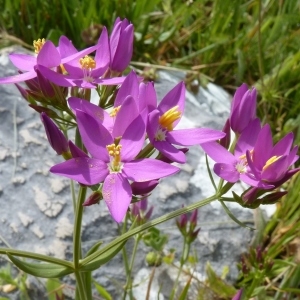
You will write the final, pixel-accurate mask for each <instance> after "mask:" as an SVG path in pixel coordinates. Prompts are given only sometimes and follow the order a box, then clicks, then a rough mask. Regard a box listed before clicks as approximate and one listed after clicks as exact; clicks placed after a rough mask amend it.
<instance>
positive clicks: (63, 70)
mask: <svg viewBox="0 0 300 300" xmlns="http://www.w3.org/2000/svg"><path fill="white" fill-rule="evenodd" d="M59 66H60V68H61V71H62V73H63V74H65V75H66V74H68V72H67V70H66V69H65V67H64V65H63V64H60V65H59Z"/></svg>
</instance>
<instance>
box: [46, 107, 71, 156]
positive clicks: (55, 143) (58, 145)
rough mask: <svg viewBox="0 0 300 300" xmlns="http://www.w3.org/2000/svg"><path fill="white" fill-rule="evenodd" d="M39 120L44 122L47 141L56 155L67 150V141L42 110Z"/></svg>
mask: <svg viewBox="0 0 300 300" xmlns="http://www.w3.org/2000/svg"><path fill="white" fill-rule="evenodd" d="M41 120H42V122H43V124H44V127H45V131H46V134H47V138H48V141H49V143H50V145H51V147H52V148H53V149H54V150H55V151H56V153H57V154H58V155H62V154H63V153H67V152H68V151H69V147H68V141H67V139H66V137H65V136H64V134H63V133H62V132H61V130H60V129H59V128H58V127H57V125H56V124H55V123H54V122H53V121H52V120H51V119H50V118H49V117H48V116H47V115H46V114H45V113H44V112H43V113H41Z"/></svg>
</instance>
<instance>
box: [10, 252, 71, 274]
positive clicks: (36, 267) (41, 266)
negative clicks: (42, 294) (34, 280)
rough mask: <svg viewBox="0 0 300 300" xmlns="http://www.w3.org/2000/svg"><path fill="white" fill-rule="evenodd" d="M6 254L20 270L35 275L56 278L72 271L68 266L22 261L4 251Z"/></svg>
mask: <svg viewBox="0 0 300 300" xmlns="http://www.w3.org/2000/svg"><path fill="white" fill-rule="evenodd" d="M6 255H7V256H8V257H9V259H10V260H11V261H12V262H13V263H14V264H15V265H16V266H17V267H18V268H19V269H20V270H22V271H24V272H25V273H28V274H30V275H33V276H36V277H42V278H58V277H62V276H65V275H68V274H71V273H73V270H72V269H71V268H68V267H64V266H60V265H56V264H53V263H30V262H26V261H22V260H20V259H18V258H16V257H14V256H12V255H11V254H9V253H6Z"/></svg>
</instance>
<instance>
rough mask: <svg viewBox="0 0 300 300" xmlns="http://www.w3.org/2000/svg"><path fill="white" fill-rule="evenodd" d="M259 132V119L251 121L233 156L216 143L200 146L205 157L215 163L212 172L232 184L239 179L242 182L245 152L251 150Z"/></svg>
mask: <svg viewBox="0 0 300 300" xmlns="http://www.w3.org/2000/svg"><path fill="white" fill-rule="evenodd" d="M260 130H261V127H260V121H259V119H255V120H253V121H252V122H251V123H250V124H249V125H248V126H247V127H246V128H245V129H244V131H243V132H242V134H241V135H240V137H239V139H238V141H237V144H236V147H235V150H234V153H233V154H232V153H231V152H229V151H228V150H227V149H226V148H224V147H222V146H221V145H220V144H219V143H217V142H210V143H204V144H201V147H202V148H203V150H204V151H205V152H206V153H207V155H208V156H209V157H210V158H212V159H213V160H214V161H215V162H216V164H215V165H214V172H215V173H216V174H217V175H218V176H219V177H221V178H223V179H224V180H226V181H228V182H232V183H234V182H237V181H238V180H239V179H241V180H242V181H244V178H245V177H247V176H246V173H247V172H248V162H247V158H246V152H247V151H248V150H249V151H252V150H253V147H254V145H255V143H256V140H257V137H258V134H259V132H260ZM246 180H247V178H246Z"/></svg>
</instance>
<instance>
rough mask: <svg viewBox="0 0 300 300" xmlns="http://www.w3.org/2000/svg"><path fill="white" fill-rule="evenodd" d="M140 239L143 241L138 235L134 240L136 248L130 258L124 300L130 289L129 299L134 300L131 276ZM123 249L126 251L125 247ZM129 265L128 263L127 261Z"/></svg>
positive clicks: (134, 247)
mask: <svg viewBox="0 0 300 300" xmlns="http://www.w3.org/2000/svg"><path fill="white" fill-rule="evenodd" d="M140 239H141V235H140V234H138V235H137V237H136V238H135V239H134V246H133V249H132V254H131V258H130V265H129V266H128V270H127V271H126V274H127V281H126V286H125V288H126V289H125V293H124V297H123V299H124V300H125V298H126V294H127V289H128V288H129V298H130V299H134V298H133V292H132V276H131V274H132V270H133V265H134V260H135V255H136V252H137V248H138V244H139V241H140ZM123 249H125V247H124V248H123ZM127 264H128V261H127Z"/></svg>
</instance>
